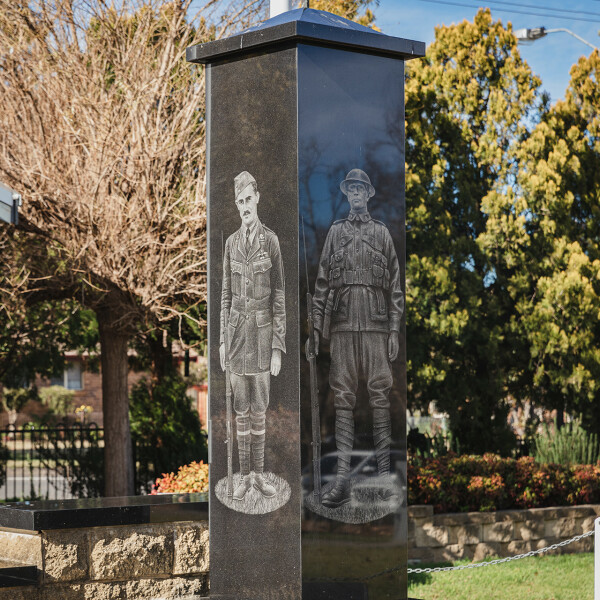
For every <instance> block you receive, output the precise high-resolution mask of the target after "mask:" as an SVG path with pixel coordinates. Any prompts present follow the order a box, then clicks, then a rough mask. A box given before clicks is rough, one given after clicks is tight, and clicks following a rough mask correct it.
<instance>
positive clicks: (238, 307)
mask: <svg viewBox="0 0 600 600" xmlns="http://www.w3.org/2000/svg"><path fill="white" fill-rule="evenodd" d="M234 189H235V203H236V207H237V209H238V211H239V213H240V217H241V220H242V225H241V227H240V229H238V230H237V231H236V232H235V233H234V234H232V235H231V236H229V238H228V239H227V241H226V243H225V251H224V258H223V284H222V293H221V336H220V347H219V354H220V361H221V368H222V369H223V370H224V371H225V370H226V368H228V369H229V371H230V373H229V376H230V382H231V393H232V395H233V410H234V412H235V420H236V432H237V444H238V456H239V462H240V474H241V480H240V482H239V484H238V485H237V486H236V487H235V489H234V490H233V494H232V497H233V500H234V501H242V500H243V499H244V497H245V496H246V493H247V492H248V491H249V490H250V489H251V488H252V487H254V488H255V489H256V490H258V491H259V492H260V494H262V496H263V497H265V498H272V497H273V496H275V494H276V489H275V487H274V486H273V485H271V484H270V483H269V482H268V481H267V479H266V478H265V477H264V457H265V435H266V411H267V407H268V405H269V394H270V381H271V375H273V376H276V375H278V374H279V371H280V369H281V354H282V352H285V329H286V321H285V287H284V273H283V261H282V258H281V251H280V248H279V240H278V239H277V236H276V235H275V233H273V231H271V230H270V229H269V228H268V227H266V226H265V225H263V224H262V223H261V222H260V220H259V219H258V212H257V209H258V203H259V200H260V194H259V192H258V188H257V184H256V180H255V179H254V177H253V176H252V175H250V173H248V172H247V171H243V172H241V173H240V174H239V175H237V177H235V180H234ZM228 442H229V444H230V449H231V448H232V440H228ZM230 481H231V475H230V473H228V487H229V486H230V485H231V483H230Z"/></svg>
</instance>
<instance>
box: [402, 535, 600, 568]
mask: <svg viewBox="0 0 600 600" xmlns="http://www.w3.org/2000/svg"><path fill="white" fill-rule="evenodd" d="M590 535H594V530H593V529H592V531H588V532H587V533H582V534H581V535H576V536H575V537H574V538H571V539H570V540H564V541H562V542H558V543H557V544H552V545H551V546H546V547H545V548H540V549H539V550H530V551H529V552H525V554H517V555H516V556H508V557H506V558H497V559H495V560H489V561H486V562H480V563H471V564H468V565H459V566H457V567H432V568H426V569H408V572H409V573H440V572H442V571H462V570H464V569H478V568H479V567H489V566H491V565H499V564H501V563H506V562H512V561H513V560H520V559H521V558H529V557H530V556H535V555H536V554H543V553H544V552H549V551H550V550H556V549H558V548H562V547H563V546H567V545H568V544H572V543H573V542H578V541H579V540H582V539H583V538H586V537H589V536H590Z"/></svg>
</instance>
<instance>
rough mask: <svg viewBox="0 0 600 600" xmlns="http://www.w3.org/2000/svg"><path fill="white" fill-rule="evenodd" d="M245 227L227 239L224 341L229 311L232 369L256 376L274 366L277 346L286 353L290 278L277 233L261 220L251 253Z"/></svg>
mask: <svg viewBox="0 0 600 600" xmlns="http://www.w3.org/2000/svg"><path fill="white" fill-rule="evenodd" d="M242 229H243V227H241V228H240V229H238V231H236V232H235V233H234V234H233V235H231V236H229V238H228V239H227V242H226V243H225V256H224V259H223V287H222V293H221V340H220V341H221V343H223V342H224V341H225V331H224V329H225V327H224V325H225V316H226V315H227V316H228V321H229V325H228V328H227V334H228V338H229V339H228V342H229V363H230V368H231V371H232V372H233V373H236V374H238V375H254V374H257V373H263V372H265V371H269V370H270V368H271V352H272V350H273V349H274V348H278V349H279V350H281V351H282V352H285V325H286V323H285V282H284V274H283V261H282V259H281V250H280V249H279V240H278V239H277V236H276V235H275V234H274V233H273V232H272V231H271V230H270V229H269V228H268V227H265V226H264V225H263V224H262V223H260V222H259V223H258V226H257V229H256V234H255V236H254V240H253V242H252V246H251V248H250V251H249V252H248V254H247V255H246V250H245V240H244V236H243V234H242Z"/></svg>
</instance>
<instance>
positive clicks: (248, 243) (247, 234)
mask: <svg viewBox="0 0 600 600" xmlns="http://www.w3.org/2000/svg"><path fill="white" fill-rule="evenodd" d="M248 254H250V229H248V228H247V227H246V256H248Z"/></svg>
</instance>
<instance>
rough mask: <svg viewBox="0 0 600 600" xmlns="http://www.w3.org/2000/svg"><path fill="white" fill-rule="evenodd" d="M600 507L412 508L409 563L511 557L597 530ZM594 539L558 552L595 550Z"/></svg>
mask: <svg viewBox="0 0 600 600" xmlns="http://www.w3.org/2000/svg"><path fill="white" fill-rule="evenodd" d="M597 516H600V505H598V504H594V505H586V506H569V507H560V508H532V509H528V510H499V511H497V512H471V513H448V514H441V515H434V514H433V507H431V506H409V507H408V558H409V562H412V563H413V564H414V563H419V562H444V561H454V560H459V559H463V558H468V559H470V560H474V561H480V560H483V559H484V558H486V557H488V556H500V557H505V556H512V555H515V554H523V553H525V552H529V551H530V550H537V549H539V548H544V547H546V546H550V545H552V544H556V543H557V542H561V541H563V540H566V539H569V538H572V537H575V536H576V535H579V534H581V533H586V532H587V531H591V530H593V529H594V520H595V519H596V517H597ZM593 549H594V536H593V535H592V536H590V537H587V538H585V539H583V540H580V541H578V542H574V543H572V544H569V545H568V546H564V547H563V548H561V549H560V550H556V551H553V552H555V553H561V552H562V553H569V552H592V551H593Z"/></svg>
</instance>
